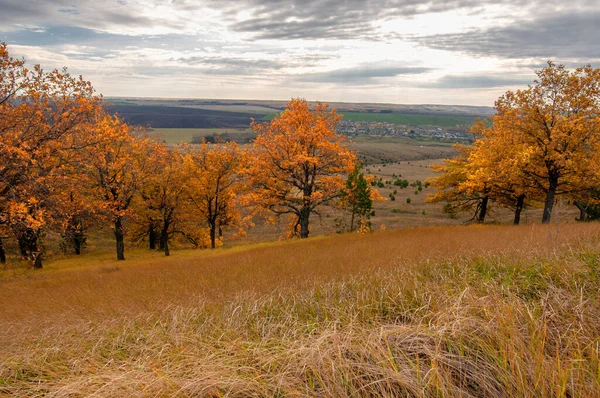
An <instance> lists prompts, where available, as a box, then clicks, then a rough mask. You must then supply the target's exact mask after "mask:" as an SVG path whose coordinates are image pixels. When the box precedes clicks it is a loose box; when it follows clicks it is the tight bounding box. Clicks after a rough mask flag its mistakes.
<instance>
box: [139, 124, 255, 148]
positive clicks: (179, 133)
mask: <svg viewBox="0 0 600 398" xmlns="http://www.w3.org/2000/svg"><path fill="white" fill-rule="evenodd" d="M225 133H228V134H229V136H230V137H231V139H233V140H234V141H238V142H244V141H246V139H247V138H248V137H251V136H252V135H253V132H252V129H251V128H250V127H248V128H247V129H234V128H217V129H199V128H189V129H186V128H183V129H170V128H155V129H150V130H148V134H150V135H151V136H156V135H158V136H159V137H160V138H161V139H164V140H165V142H166V143H167V144H173V145H177V144H180V143H182V142H185V143H188V144H189V143H191V142H192V138H194V137H195V136H208V135H212V134H225Z"/></svg>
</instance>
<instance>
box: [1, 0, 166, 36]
mask: <svg viewBox="0 0 600 398" xmlns="http://www.w3.org/2000/svg"><path fill="white" fill-rule="evenodd" d="M76 4H77V5H73V1H72V0H49V1H48V0H28V1H14V0H0V10H2V12H1V13H0V30H4V31H7V30H12V29H13V26H14V25H15V23H21V24H43V25H49V26H57V25H70V26H73V27H85V28H93V29H98V30H103V31H110V30H111V29H112V28H114V27H115V26H117V27H122V28H125V29H127V28H132V27H151V26H155V25H157V24H164V25H167V26H170V22H166V21H161V20H151V19H149V18H146V17H143V16H141V15H140V14H139V12H138V10H136V9H134V8H132V7H129V6H128V5H127V3H123V2H117V1H111V2H107V1H96V0H80V1H77V2H76Z"/></svg>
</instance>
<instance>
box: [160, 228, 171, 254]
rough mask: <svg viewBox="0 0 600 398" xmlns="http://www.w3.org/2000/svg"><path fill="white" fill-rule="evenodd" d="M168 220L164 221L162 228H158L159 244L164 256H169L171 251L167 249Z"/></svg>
mask: <svg viewBox="0 0 600 398" xmlns="http://www.w3.org/2000/svg"><path fill="white" fill-rule="evenodd" d="M169 225H170V224H169V222H168V221H165V222H164V224H163V227H162V229H161V230H160V246H161V248H162V249H161V250H164V252H165V256H170V255H171V252H170V251H169Z"/></svg>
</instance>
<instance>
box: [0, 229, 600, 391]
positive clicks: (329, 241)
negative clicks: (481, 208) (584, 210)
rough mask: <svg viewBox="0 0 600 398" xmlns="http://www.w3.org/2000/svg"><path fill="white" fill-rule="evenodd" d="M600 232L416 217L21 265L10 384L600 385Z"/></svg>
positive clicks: (3, 368) (4, 368) (7, 352)
mask: <svg viewBox="0 0 600 398" xmlns="http://www.w3.org/2000/svg"><path fill="white" fill-rule="evenodd" d="M599 235H600V225H599V224H564V225H553V226H540V225H533V226H523V227H508V226H471V227H436V228H415V229H409V230H402V231H393V232H385V233H376V234H372V235H367V236H359V235H343V236H335V237H331V238H316V239H309V240H307V241H288V242H278V243H271V244H262V245H255V246H249V247H236V248H231V249H228V250H217V251H212V252H209V251H186V252H176V253H175V256H174V257H172V258H162V257H154V256H145V255H143V254H142V253H140V254H139V255H138V254H134V255H133V257H132V261H130V262H125V263H123V262H121V263H117V262H116V261H115V262H112V261H109V260H107V259H105V260H103V261H102V262H99V263H96V264H94V263H95V260H94V259H93V258H92V259H91V260H90V261H89V262H88V264H75V263H69V264H67V265H66V266H63V265H61V263H60V262H58V263H54V264H52V263H51V264H50V268H52V269H50V270H47V271H42V272H27V273H25V274H22V275H19V276H18V277H13V276H10V275H6V274H5V275H3V279H2V281H1V282H0V303H1V307H0V344H1V346H2V351H1V353H0V394H2V393H4V394H13V395H17V396H42V395H49V396H88V395H92V394H94V395H95V396H184V397H186V396H331V397H334V396H390V397H391V396H427V397H429V396H432V397H433V396H447V397H455V396H465V397H467V396H469V397H470V396H473V397H488V396H531V397H534V396H539V397H545V396H579V397H594V396H600V365H599V364H600V353H599V345H600V321H599V319H600V317H599V316H600V294H599V290H600V259H599V256H598V253H599V250H598V243H599V239H598V237H599ZM136 256H138V258H137V259H136ZM68 261H72V260H68Z"/></svg>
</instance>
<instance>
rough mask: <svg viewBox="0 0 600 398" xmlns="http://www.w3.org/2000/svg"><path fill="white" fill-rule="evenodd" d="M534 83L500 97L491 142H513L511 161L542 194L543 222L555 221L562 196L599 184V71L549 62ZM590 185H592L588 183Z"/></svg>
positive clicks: (489, 134) (486, 133) (487, 132)
mask: <svg viewBox="0 0 600 398" xmlns="http://www.w3.org/2000/svg"><path fill="white" fill-rule="evenodd" d="M536 73H537V76H538V79H537V80H536V81H535V84H534V85H532V86H529V87H528V88H527V89H525V90H518V91H516V92H511V91H509V92H507V93H506V94H504V95H503V96H502V97H500V98H499V99H498V101H496V111H497V113H496V115H495V116H494V117H493V128H488V129H486V130H484V131H483V136H484V138H489V139H490V140H500V141H504V142H506V141H508V140H513V142H514V145H515V146H516V147H517V148H518V151H516V153H515V155H514V156H513V158H512V160H513V161H514V163H515V165H516V167H517V168H518V169H519V170H520V171H521V173H522V174H523V177H524V178H523V179H522V181H523V182H524V184H525V185H526V187H527V188H531V189H535V190H538V191H539V192H541V194H542V196H541V198H540V199H541V200H542V201H543V203H544V212H543V216H542V223H548V222H550V220H551V216H552V209H553V206H554V202H555V199H556V197H557V196H558V195H573V194H576V193H578V192H581V191H585V190H588V189H590V188H592V187H593V185H596V184H597V182H596V181H597V180H596V179H595V178H594V176H596V175H597V170H594V164H595V162H596V161H595V160H594V158H595V157H597V156H598V151H599V149H600V69H592V67H591V66H589V65H587V66H585V67H582V68H577V69H576V70H575V71H573V72H569V71H568V70H566V69H565V67H564V66H563V65H558V66H557V65H554V64H553V63H548V66H547V67H546V68H544V69H542V70H540V71H538V72H536ZM590 184H592V186H590Z"/></svg>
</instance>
